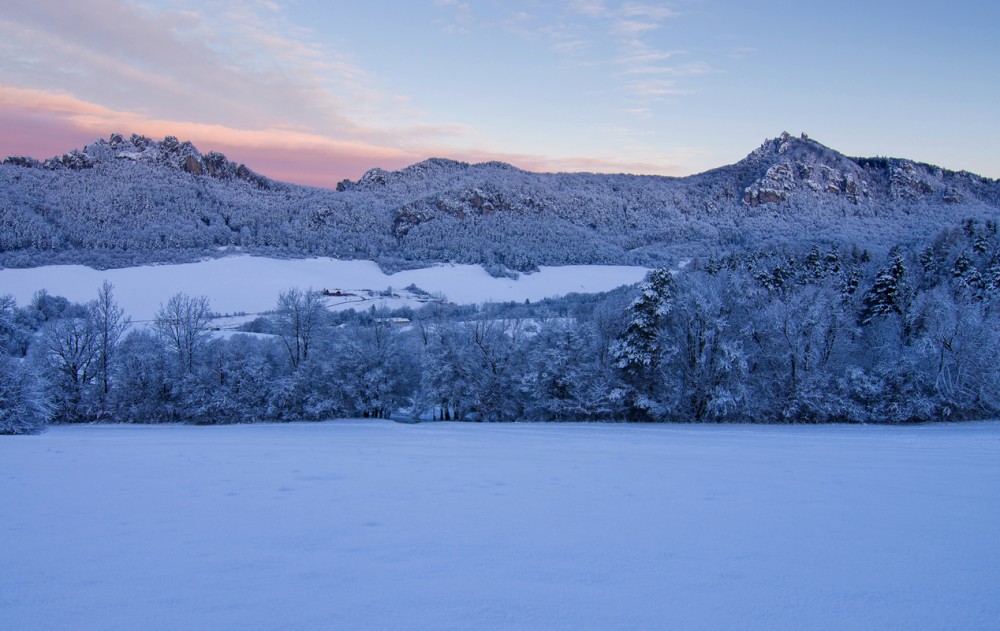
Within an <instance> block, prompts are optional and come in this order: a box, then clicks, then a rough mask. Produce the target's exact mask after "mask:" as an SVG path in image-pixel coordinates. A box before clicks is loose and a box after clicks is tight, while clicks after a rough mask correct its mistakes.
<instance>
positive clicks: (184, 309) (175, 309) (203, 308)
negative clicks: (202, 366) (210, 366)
mask: <svg viewBox="0 0 1000 631" xmlns="http://www.w3.org/2000/svg"><path fill="white" fill-rule="evenodd" d="M210 319H211V313H210V310H209V302H208V298H207V297H205V296H198V297H192V296H188V295H186V294H183V293H180V294H176V295H174V296H173V297H171V298H170V300H168V301H167V303H166V304H163V305H160V309H159V311H157V313H156V319H155V320H154V321H153V328H154V330H155V331H156V333H157V335H159V337H160V339H161V341H162V342H163V344H164V345H165V346H166V347H167V348H168V349H169V350H170V352H171V353H172V354H173V356H174V357H175V359H176V361H177V364H176V365H177V367H178V369H179V370H180V371H181V372H182V373H189V374H190V373H193V372H194V369H195V361H196V358H197V355H198V353H199V351H201V349H202V348H204V346H205V344H206V343H207V341H208V338H209V320H210Z"/></svg>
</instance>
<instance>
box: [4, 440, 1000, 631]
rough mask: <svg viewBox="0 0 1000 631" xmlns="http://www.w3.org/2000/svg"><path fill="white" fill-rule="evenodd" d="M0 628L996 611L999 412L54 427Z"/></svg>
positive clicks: (7, 472) (898, 618) (835, 621)
mask: <svg viewBox="0 0 1000 631" xmlns="http://www.w3.org/2000/svg"><path fill="white" fill-rule="evenodd" d="M0 506H3V519H2V520H0V536H2V537H3V541H4V544H3V545H2V546H0V568H3V570H2V571H0V620H2V626H3V627H4V628H5V629H139V628H141V629H230V628H232V629H236V628H266V629H282V628H288V629H357V628H364V629H701V628H716V629H737V628H738V629H966V630H967V629H987V628H993V629H995V628H996V626H997V621H998V620H1000V598H998V592H997V590H998V585H1000V546H998V545H997V542H996V534H997V532H1000V423H997V422H989V423H979V424H949V425H943V424H942V425H931V426H911V427H870V426H808V427H805V426H792V427H787V426H786V427H775V426H683V427H680V426H634V425H633V426H627V425H575V424H574V425H530V424H528V425H525V424H514V425H473V424H461V425H457V424H455V425H453V424H446V423H428V424H420V425H410V426H407V425H399V424H394V423H391V422H384V421H336V422H329V423H320V424H291V425H242V426H216V427H192V426H59V427H54V428H52V429H50V430H49V432H48V433H46V434H43V435H40V436H16V437H5V438H3V439H2V440H0Z"/></svg>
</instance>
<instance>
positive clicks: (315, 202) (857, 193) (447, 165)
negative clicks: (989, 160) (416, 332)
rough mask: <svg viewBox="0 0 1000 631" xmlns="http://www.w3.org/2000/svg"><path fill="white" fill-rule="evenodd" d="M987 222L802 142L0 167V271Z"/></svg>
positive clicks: (145, 156) (536, 251)
mask: <svg viewBox="0 0 1000 631" xmlns="http://www.w3.org/2000/svg"><path fill="white" fill-rule="evenodd" d="M998 216H1000V184H998V183H997V182H996V181H994V180H989V179H986V178H981V177H979V176H976V175H973V174H970V173H964V172H962V173H956V172H952V171H948V170H945V169H940V168H938V167H934V166H931V165H926V164H918V163H914V162H911V161H908V160H901V159H887V158H849V157H847V156H844V155H842V154H840V153H838V152H836V151H834V150H832V149H830V148H828V147H825V146H823V145H822V144H820V143H818V142H816V141H814V140H811V139H809V138H807V137H805V136H804V135H803V136H802V137H795V136H791V135H788V134H783V135H782V136H780V137H778V138H775V139H772V140H768V141H766V142H765V143H764V144H763V145H762V146H761V147H759V148H758V149H756V150H755V151H753V152H751V153H750V155H748V156H747V158H745V159H744V160H741V161H740V162H738V163H736V164H734V165H730V166H725V167H721V168H718V169H714V170H712V171H708V172H706V173H702V174H699V175H694V176H690V177H686V178H667V177H652V176H634V175H597V174H586V173H577V174H552V173H530V172H527V171H522V170H519V169H516V168H514V167H512V166H510V165H507V164H502V163H497V162H488V163H484V164H466V163H462V162H455V161H452V160H442V159H430V160H426V161H424V162H420V163H418V164H414V165H412V166H409V167H407V168H405V169H402V170H399V171H394V172H390V171H384V170H381V169H372V170H370V171H368V172H367V173H366V174H365V175H364V176H363V177H361V178H360V179H359V180H358V181H356V182H352V181H344V182H341V184H340V185H339V186H338V187H337V190H336V191H331V190H324V189H316V188H309V187H304V186H296V185H292V184H283V183H279V182H274V181H272V180H269V179H267V178H264V177H262V176H260V175H258V174H256V173H254V172H252V171H251V170H250V169H248V168H247V167H245V166H244V165H238V164H234V163H232V162H230V161H229V160H227V159H226V158H225V156H222V155H221V154H217V153H208V154H201V153H200V152H199V151H198V150H197V149H196V148H195V147H194V146H192V145H191V144H190V143H182V142H179V141H178V140H177V139H176V138H172V137H168V138H166V139H164V140H163V141H159V142H156V141H152V140H150V139H148V138H143V137H141V136H134V137H132V138H129V139H125V138H123V137H121V136H118V135H113V136H112V137H111V138H110V139H109V140H100V141H97V142H95V143H93V144H91V145H88V146H86V147H84V148H83V149H82V150H79V151H73V152H70V153H68V154H66V155H64V156H61V157H58V158H53V159H51V160H47V161H45V162H38V161H35V160H32V159H30V158H10V159H7V160H5V161H4V164H3V165H0V265H5V266H33V265H40V264H50V263H55V262H64V263H87V264H91V265H95V266H99V267H123V266H129V265H136V264H144V263H149V262H152V261H161V262H162V261H174V262H176V261H191V260H197V259H199V258H202V257H204V256H205V255H208V254H212V253H215V252H217V250H218V249H219V248H228V247H232V246H240V247H242V248H244V249H245V251H249V252H251V253H254V254H267V255H272V256H331V257H335V258H339V259H345V260H347V259H364V260H375V261H377V262H379V264H380V265H381V266H382V267H383V268H384V269H389V270H398V269H404V268H407V267H414V266H418V267H419V266H426V265H428V264H431V263H434V262H444V261H454V262H458V263H473V264H482V265H484V266H486V267H487V268H488V269H489V270H490V271H491V272H492V273H494V274H499V275H502V274H503V273H504V272H505V270H506V269H515V270H522V271H523V270H533V269H536V268H537V266H539V265H568V264H593V263H599V264H627V265H654V264H655V265H662V264H667V265H672V264H674V263H676V261H677V260H678V259H679V258H684V257H687V256H691V255H696V254H697V255H702V254H706V253H707V254H712V253H720V252H728V251H731V250H733V249H739V248H748V247H753V248H758V249H760V248H769V247H780V246H785V245H788V244H795V245H802V244H803V243H814V242H817V243H821V244H846V245H857V246H859V247H861V248H867V249H870V250H873V251H876V252H878V251H885V250H887V249H888V248H889V247H890V246H892V245H895V244H897V243H900V242H914V241H921V240H927V239H930V238H932V237H933V236H934V235H935V234H936V233H937V232H938V231H939V230H941V229H942V228H944V227H951V226H953V225H955V224H957V223H959V222H960V221H962V220H964V219H966V218H976V219H996V218H997V217H998Z"/></svg>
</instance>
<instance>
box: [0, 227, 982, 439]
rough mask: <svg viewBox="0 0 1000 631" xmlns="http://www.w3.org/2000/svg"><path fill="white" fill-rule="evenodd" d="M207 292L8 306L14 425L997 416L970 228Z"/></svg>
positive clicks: (976, 245) (0, 314)
mask: <svg viewBox="0 0 1000 631" xmlns="http://www.w3.org/2000/svg"><path fill="white" fill-rule="evenodd" d="M211 316H212V313H211V305H210V303H209V301H208V299H207V298H205V297H195V296H187V295H184V294H178V295H175V296H173V297H164V302H163V304H162V307H161V309H160V312H159V313H158V315H157V317H156V320H155V322H154V323H153V324H152V325H151V326H149V327H145V326H132V325H131V323H130V322H129V319H128V316H127V314H125V313H123V312H122V310H121V309H120V308H119V307H118V306H117V304H116V302H115V300H114V288H113V287H111V286H110V285H107V284H106V285H105V286H104V287H103V288H102V289H101V291H100V292H99V294H98V295H97V296H96V297H95V299H94V300H93V301H92V302H90V303H88V304H85V305H79V304H71V303H69V302H68V301H67V300H65V299H63V298H60V297H56V296H50V295H48V294H46V293H45V292H40V293H38V294H37V295H36V296H35V297H34V299H33V300H32V301H31V303H30V304H27V305H23V306H18V305H16V304H15V302H14V300H13V299H12V298H10V297H9V296H6V297H0V348H2V354H0V432H3V433H27V432H34V431H39V430H41V429H43V428H44V426H45V425H46V423H48V422H50V421H52V422H58V423H76V422H93V421H111V422H182V423H234V422H254V421H291V420H311V419H315V420H319V419H328V418H334V417H344V416H364V417H385V418H388V417H392V418H397V419H412V420H419V419H424V420H429V419H440V420H465V421H512V420H531V421H535V420H537V421H582V420H609V421H642V422H657V421H680V422H755V423H795V422H809V423H819V422H857V423H903V422H917V421H928V420H958V419H977V418H985V417H995V416H996V415H998V414H1000V327H998V326H997V322H998V316H1000V235H998V226H997V223H996V222H994V221H986V222H984V221H976V220H974V219H969V220H967V221H965V222H964V223H961V224H958V225H956V226H954V227H951V228H948V229H945V230H942V231H940V232H939V233H938V234H937V236H936V237H934V238H932V239H929V240H927V241H926V242H924V243H922V244H920V245H918V246H912V245H907V246H902V247H895V248H892V249H890V250H889V251H888V252H887V253H885V254H884V255H881V256H873V255H872V254H871V253H870V252H869V251H867V250H865V249H864V248H859V247H850V246H840V247H827V246H823V245H820V244H812V245H808V246H802V247H799V248H781V249H774V250H759V249H758V250H741V251H738V252H735V253H731V254H728V255H726V256H722V257H711V258H704V259H695V260H693V261H692V262H691V263H690V264H689V265H688V266H686V267H685V268H684V269H682V270H681V271H678V272H676V273H671V272H668V271H666V270H664V269H654V270H652V271H651V272H650V273H649V274H648V275H647V277H646V279H645V280H644V281H643V282H642V283H640V284H639V285H638V286H635V287H626V288H621V289H619V290H616V291H612V292H609V293H605V294H598V295H569V296H566V297H563V298H560V299H552V300H546V301H542V302H537V303H504V304H487V305H482V306H479V307H469V306H465V307H463V306H454V305H448V304H439V303H432V304H428V305H426V306H424V307H421V308H420V309H416V310H414V309H405V310H398V311H394V312H384V311H383V312H380V311H365V312H360V313H358V312H354V311H348V312H340V313H332V312H329V311H327V310H326V309H324V308H323V306H322V304H321V301H320V297H319V295H318V294H316V293H314V292H312V291H310V290H308V289H305V288H290V289H289V290H288V291H286V292H283V293H282V294H281V295H280V296H277V297H276V302H275V308H274V310H273V312H271V313H269V314H268V315H266V316H263V317H261V318H258V319H257V320H255V321H253V322H250V323H248V324H247V325H245V327H244V328H245V329H246V333H245V334H238V335H235V336H231V337H220V336H218V335H214V334H213V332H212V330H211Z"/></svg>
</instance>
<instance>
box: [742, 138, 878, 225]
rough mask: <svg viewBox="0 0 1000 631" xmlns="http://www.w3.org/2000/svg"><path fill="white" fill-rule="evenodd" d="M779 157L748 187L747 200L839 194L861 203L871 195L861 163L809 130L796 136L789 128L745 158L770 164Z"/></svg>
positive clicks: (749, 202) (772, 200)
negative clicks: (815, 137)
mask: <svg viewBox="0 0 1000 631" xmlns="http://www.w3.org/2000/svg"><path fill="white" fill-rule="evenodd" d="M775 160H779V161H778V162H777V163H776V164H771V165H770V166H768V167H767V170H766V171H765V173H764V175H763V177H760V178H758V179H757V180H755V181H754V182H753V183H751V184H750V185H749V186H747V187H746V188H745V189H744V191H743V203H744V204H746V205H748V206H751V207H755V206H759V205H761V204H777V203H781V202H786V201H788V200H789V199H791V198H793V197H795V196H800V197H805V196H810V197H826V196H835V197H843V198H845V199H847V200H848V201H850V202H851V203H853V204H859V203H861V202H863V201H864V200H865V199H867V198H868V197H869V195H870V184H869V182H868V179H867V178H866V177H865V174H864V171H863V169H862V168H861V167H860V165H858V164H857V163H855V162H852V161H851V160H849V159H847V158H845V157H844V156H842V155H841V154H838V153H837V152H835V151H832V150H830V149H828V148H827V147H824V146H823V145H821V144H819V143H817V142H815V141H812V140H810V139H809V137H808V136H807V135H806V134H802V136H801V137H799V138H794V137H792V136H791V134H789V133H787V132H785V133H783V134H782V135H781V136H780V137H778V138H776V139H774V140H769V141H767V142H765V143H764V144H763V145H761V147H760V148H759V149H757V150H756V151H755V152H753V153H752V154H750V155H749V156H748V157H747V159H746V160H745V161H744V162H745V163H749V164H756V165H761V164H763V165H766V163H767V162H774V161H775Z"/></svg>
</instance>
